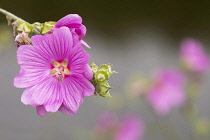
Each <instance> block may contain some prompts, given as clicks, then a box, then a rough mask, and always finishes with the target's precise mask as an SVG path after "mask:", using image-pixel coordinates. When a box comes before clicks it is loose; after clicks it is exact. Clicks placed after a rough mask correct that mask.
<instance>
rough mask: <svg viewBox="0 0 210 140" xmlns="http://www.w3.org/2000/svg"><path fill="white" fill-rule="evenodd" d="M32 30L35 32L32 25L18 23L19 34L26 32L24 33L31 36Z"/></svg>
mask: <svg viewBox="0 0 210 140" xmlns="http://www.w3.org/2000/svg"><path fill="white" fill-rule="evenodd" d="M32 30H33V27H32V26H31V25H30V24H28V23H27V22H22V21H19V22H18V28H17V31H19V32H22V31H24V32H27V33H29V34H31V33H32Z"/></svg>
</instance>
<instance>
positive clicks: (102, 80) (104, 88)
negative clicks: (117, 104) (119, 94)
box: [91, 62, 117, 97]
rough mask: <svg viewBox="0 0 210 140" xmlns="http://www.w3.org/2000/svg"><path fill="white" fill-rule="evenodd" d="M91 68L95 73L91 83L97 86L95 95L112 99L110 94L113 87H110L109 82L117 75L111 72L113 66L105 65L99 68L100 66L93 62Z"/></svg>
mask: <svg viewBox="0 0 210 140" xmlns="http://www.w3.org/2000/svg"><path fill="white" fill-rule="evenodd" d="M91 68H92V71H93V79H92V80H91V82H92V83H93V85H94V86H95V93H94V94H95V95H97V94H98V95H99V96H102V97H112V96H111V95H110V93H109V90H110V89H111V86H110V85H109V83H108V80H109V77H110V76H111V75H112V74H114V73H117V72H115V71H112V70H111V68H112V65H110V64H103V65H101V66H100V67H99V68H98V66H97V65H96V64H95V63H94V62H93V63H92V64H91Z"/></svg>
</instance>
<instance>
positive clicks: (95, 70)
mask: <svg viewBox="0 0 210 140" xmlns="http://www.w3.org/2000/svg"><path fill="white" fill-rule="evenodd" d="M91 68H92V71H93V74H96V73H97V72H98V66H97V65H96V64H95V63H94V62H92V64H91Z"/></svg>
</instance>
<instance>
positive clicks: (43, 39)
mask: <svg viewBox="0 0 210 140" xmlns="http://www.w3.org/2000/svg"><path fill="white" fill-rule="evenodd" d="M31 40H32V44H33V46H31V45H23V46H20V47H19V48H18V51H17V59H18V64H19V65H20V67H21V69H20V74H19V75H17V76H16V77H15V79H14V85H15V86H16V87H18V88H26V90H25V91H24V92H23V94H22V97H21V101H22V102H23V103H24V104H26V105H31V106H34V107H36V109H37V113H38V114H39V115H40V116H44V115H45V114H46V112H56V111H58V110H59V111H61V112H62V113H65V114H72V115H74V114H76V113H77V110H78V108H79V106H80V104H82V103H83V98H84V97H85V96H91V95H93V93H94V86H93V85H92V84H91V83H90V81H89V80H91V79H92V77H93V74H92V70H91V68H90V66H89V65H88V64H87V62H88V61H89V59H90V56H89V55H88V54H87V53H86V52H85V51H84V49H83V48H82V47H81V46H80V43H78V44H76V45H73V38H72V33H71V32H70V31H69V29H68V28H67V27H61V28H59V29H55V30H54V32H53V33H51V34H46V35H35V36H33V37H32V38H31Z"/></svg>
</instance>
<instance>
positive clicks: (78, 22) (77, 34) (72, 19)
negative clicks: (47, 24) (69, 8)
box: [55, 14, 90, 48]
mask: <svg viewBox="0 0 210 140" xmlns="http://www.w3.org/2000/svg"><path fill="white" fill-rule="evenodd" d="M64 26H65V27H68V28H69V30H70V31H71V33H72V36H73V44H75V43H77V42H81V44H83V45H85V46H86V47H88V48H90V47H89V46H88V44H87V43H86V42H84V41H83V40H82V39H83V37H84V36H85V34H86V31H87V29H86V27H85V26H84V25H83V24H82V18H81V17H80V16H79V15H78V14H69V15H67V16H65V17H63V18H61V19H60V20H59V21H57V23H56V24H55V28H60V27H64Z"/></svg>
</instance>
